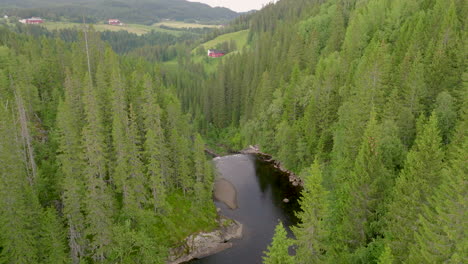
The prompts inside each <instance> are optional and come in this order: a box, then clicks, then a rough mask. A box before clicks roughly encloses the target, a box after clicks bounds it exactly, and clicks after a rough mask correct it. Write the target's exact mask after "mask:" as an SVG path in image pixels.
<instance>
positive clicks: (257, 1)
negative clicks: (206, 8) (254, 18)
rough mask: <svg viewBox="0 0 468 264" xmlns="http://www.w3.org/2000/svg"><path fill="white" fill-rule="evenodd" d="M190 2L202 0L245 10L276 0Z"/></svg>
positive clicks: (238, 10)
mask: <svg viewBox="0 0 468 264" xmlns="http://www.w3.org/2000/svg"><path fill="white" fill-rule="evenodd" d="M188 1H190V2H200V3H205V4H208V5H210V6H213V7H216V6H221V7H227V8H229V9H231V10H234V11H236V12H245V11H250V10H252V9H257V10H260V9H261V8H262V6H263V5H266V4H267V3H269V2H274V1H273V0H188Z"/></svg>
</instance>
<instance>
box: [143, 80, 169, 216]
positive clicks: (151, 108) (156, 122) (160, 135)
mask: <svg viewBox="0 0 468 264" xmlns="http://www.w3.org/2000/svg"><path fill="white" fill-rule="evenodd" d="M154 90H155V89H154V87H153V85H152V82H151V79H150V77H149V76H145V80H144V91H143V94H144V98H145V102H144V107H143V110H142V111H143V118H144V127H145V142H144V157H145V161H146V164H145V165H146V172H147V174H148V179H149V186H150V189H151V197H152V199H151V204H152V205H153V208H154V210H155V211H159V210H163V209H164V207H165V206H166V205H167V204H166V188H168V187H169V185H168V178H169V177H170V168H169V160H168V158H167V155H168V153H167V152H168V148H167V147H166V139H165V136H164V131H163V128H162V127H161V114H162V111H161V108H160V107H159V105H158V104H157V98H156V94H155V91H154Z"/></svg>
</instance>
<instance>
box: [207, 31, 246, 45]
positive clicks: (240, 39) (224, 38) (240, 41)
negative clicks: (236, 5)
mask: <svg viewBox="0 0 468 264" xmlns="http://www.w3.org/2000/svg"><path fill="white" fill-rule="evenodd" d="M248 35H249V30H241V31H237V32H233V33H228V34H224V35H221V36H218V37H217V38H215V39H213V40H210V41H207V42H205V43H203V44H201V45H200V46H203V47H205V48H207V49H211V48H215V47H216V46H217V45H219V44H221V43H223V42H230V41H231V40H233V41H235V42H236V46H237V50H242V48H243V47H244V46H245V45H246V44H247V37H248Z"/></svg>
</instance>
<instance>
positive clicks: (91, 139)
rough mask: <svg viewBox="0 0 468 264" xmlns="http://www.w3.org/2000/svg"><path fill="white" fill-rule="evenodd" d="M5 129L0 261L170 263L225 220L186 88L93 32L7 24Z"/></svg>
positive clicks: (0, 106)
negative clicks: (72, 37)
mask: <svg viewBox="0 0 468 264" xmlns="http://www.w3.org/2000/svg"><path fill="white" fill-rule="evenodd" d="M88 54H89V56H88ZM0 138H1V140H0V208H1V209H0V263H47V264H50V263H164V261H165V259H166V257H167V254H168V248H170V247H173V246H175V244H177V243H178V242H180V241H181V240H182V239H184V238H185V237H186V236H188V235H189V234H191V233H193V232H197V231H201V230H210V229H212V228H214V227H216V225H217V223H216V222H215V217H216V211H215V208H214V206H213V203H212V202H211V188H212V182H213V168H212V166H211V163H209V162H207V160H206V157H205V154H204V143H203V140H202V139H201V137H200V135H199V134H198V133H197V132H196V131H195V130H194V129H193V128H192V126H191V125H190V124H189V120H188V118H187V116H186V115H184V114H183V113H182V112H181V107H180V104H179V101H178V99H177V98H176V97H175V96H174V95H173V94H172V92H171V91H170V90H169V89H168V88H166V87H164V85H162V83H161V77H160V73H159V71H158V70H157V69H156V68H155V67H154V66H153V65H152V64H149V63H145V62H143V61H141V60H136V59H123V58H120V57H118V56H117V55H116V54H115V53H114V52H113V51H112V50H111V48H110V47H109V46H108V45H107V44H105V43H104V42H103V41H101V40H100V37H99V35H98V33H96V32H93V31H90V32H88V33H87V34H83V33H81V34H80V35H79V36H78V39H77V41H76V42H70V43H66V42H64V41H62V40H59V39H52V38H46V37H41V38H39V37H33V36H32V35H28V34H18V33H13V32H11V31H9V29H7V28H4V27H2V28H0Z"/></svg>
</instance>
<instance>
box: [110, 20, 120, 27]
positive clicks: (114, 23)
mask: <svg viewBox="0 0 468 264" xmlns="http://www.w3.org/2000/svg"><path fill="white" fill-rule="evenodd" d="M109 25H114V26H122V25H123V23H122V22H120V20H118V19H109Z"/></svg>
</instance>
